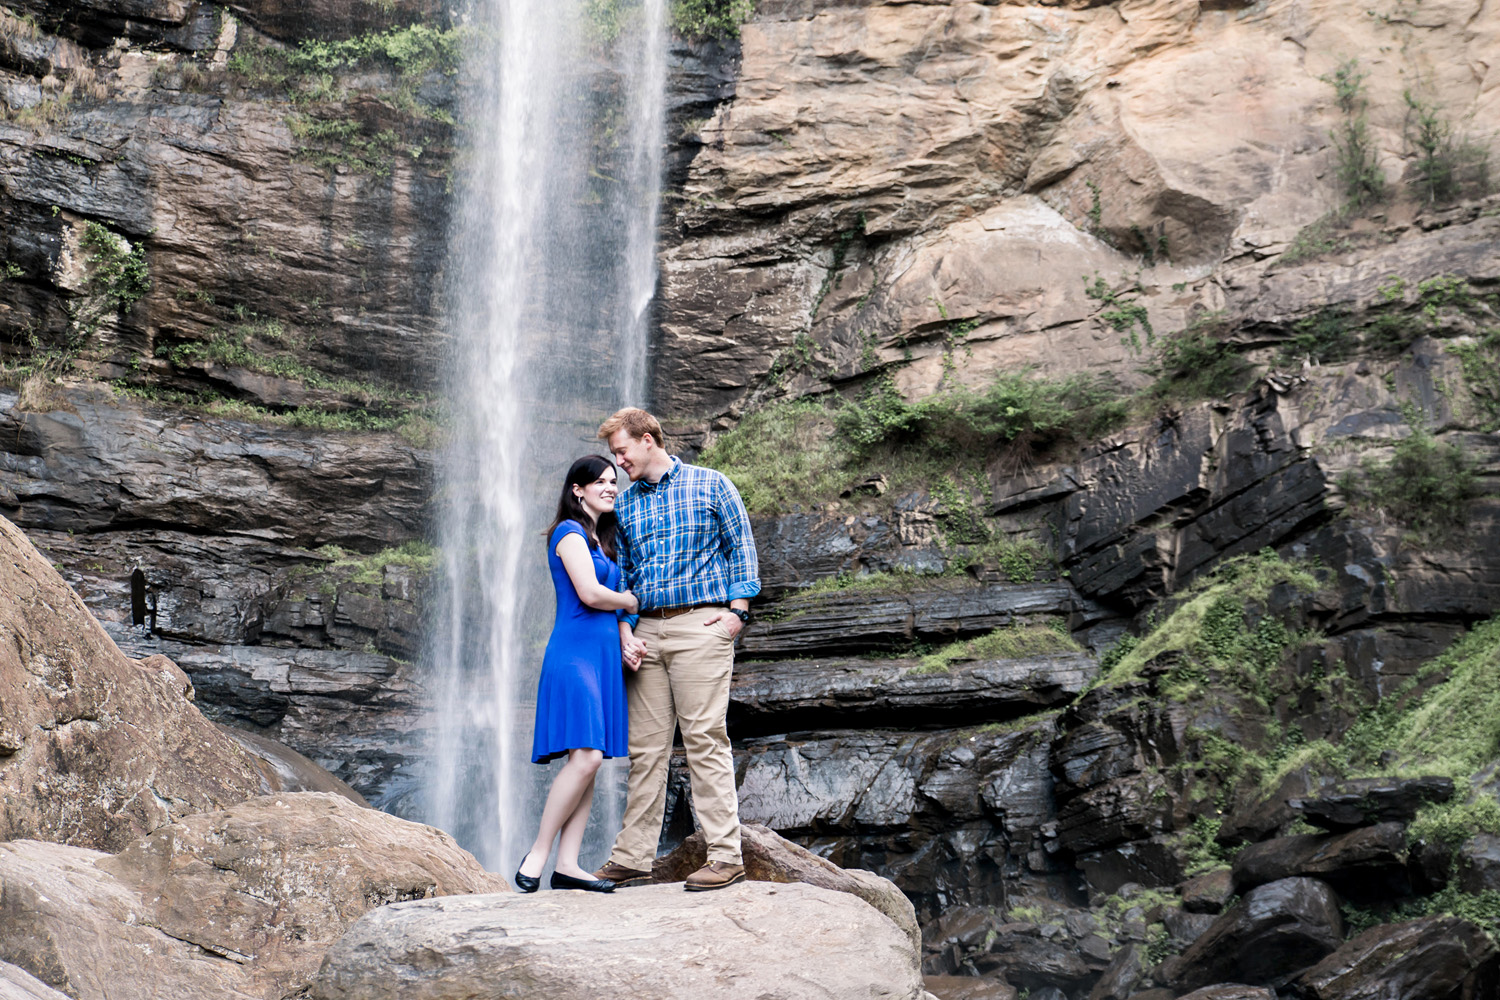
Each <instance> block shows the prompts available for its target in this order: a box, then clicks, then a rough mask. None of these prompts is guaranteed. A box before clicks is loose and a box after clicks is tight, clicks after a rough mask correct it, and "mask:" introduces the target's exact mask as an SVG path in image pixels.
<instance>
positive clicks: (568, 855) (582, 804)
mask: <svg viewBox="0 0 1500 1000" xmlns="http://www.w3.org/2000/svg"><path fill="white" fill-rule="evenodd" d="M573 752H574V753H579V754H585V753H586V754H592V755H593V763H594V771H595V774H597V773H598V770H599V765H600V764H601V763H603V761H604V755H603V754H601V753H600V752H599V751H598V750H575V751H573ZM593 805H594V775H593V774H591V775H589V783H588V787H587V788H585V789H584V790H583V793H582V794H581V795H580V796H579V797H578V805H577V806H575V807H574V809H573V815H571V816H569V817H568V818H567V820H566V821H565V822H564V823H563V826H562V834H561V835H560V836H559V837H558V838H557V870H558V871H560V872H562V873H563V874H564V875H571V876H573V877H574V878H585V879H591V878H593V877H594V874H593V872H589V871H585V870H584V869H583V868H581V867H579V864H578V851H579V850H580V849H581V848H582V847H583V833H584V831H585V830H587V829H588V826H589V810H590V809H592V808H593Z"/></svg>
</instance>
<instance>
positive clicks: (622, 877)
mask: <svg viewBox="0 0 1500 1000" xmlns="http://www.w3.org/2000/svg"><path fill="white" fill-rule="evenodd" d="M594 878H597V879H603V880H605V881H607V882H613V883H614V884H615V888H616V889H624V888H626V887H627V886H632V885H645V884H646V883H648V882H650V881H651V873H650V872H643V871H641V870H640V869H639V868H626V867H625V866H624V865H617V864H615V863H614V862H613V861H611V862H609V863H607V864H606V865H605V866H604V867H603V868H600V869H599V870H598V871H596V872H594Z"/></svg>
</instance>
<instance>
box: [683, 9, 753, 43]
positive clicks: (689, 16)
mask: <svg viewBox="0 0 1500 1000" xmlns="http://www.w3.org/2000/svg"><path fill="white" fill-rule="evenodd" d="M754 13H755V2H754V0H673V2H672V10H671V15H670V16H671V21H672V28H673V30H675V31H676V32H677V33H678V34H679V35H682V36H683V37H684V38H699V39H727V38H738V37H739V36H740V25H742V24H744V23H745V22H746V21H748V20H750V16H751V15H752V14H754Z"/></svg>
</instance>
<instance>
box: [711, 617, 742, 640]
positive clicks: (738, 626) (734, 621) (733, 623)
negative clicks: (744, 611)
mask: <svg viewBox="0 0 1500 1000" xmlns="http://www.w3.org/2000/svg"><path fill="white" fill-rule="evenodd" d="M718 621H722V622H723V623H724V627H725V628H726V629H728V630H729V638H731V639H738V638H739V635H740V631H741V630H742V629H743V628H744V627H745V623H744V622H742V621H740V616H739V615H737V614H735V613H734V612H732V611H720V612H719V613H718V614H716V615H714V616H713V617H712V618H710V619H709V620H708V621H706V622H704V623H703V624H704V627H707V626H709V625H712V624H713V623H714V622H718Z"/></svg>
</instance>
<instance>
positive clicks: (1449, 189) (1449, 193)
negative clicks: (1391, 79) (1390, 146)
mask: <svg viewBox="0 0 1500 1000" xmlns="http://www.w3.org/2000/svg"><path fill="white" fill-rule="evenodd" d="M1401 96H1402V98H1403V99H1404V100H1405V102H1406V110H1407V115H1406V141H1407V144H1408V145H1409V146H1411V148H1412V150H1413V151H1414V152H1415V153H1416V155H1417V162H1416V164H1415V166H1414V174H1415V182H1416V189H1417V193H1418V194H1419V195H1420V196H1421V198H1422V200H1423V201H1425V202H1427V203H1429V204H1431V203H1435V202H1448V201H1453V200H1455V199H1457V198H1460V197H1463V196H1466V195H1482V194H1484V193H1485V192H1486V190H1487V189H1488V187H1489V154H1488V152H1487V151H1486V150H1485V148H1484V147H1483V146H1481V145H1480V144H1479V143H1476V142H1473V141H1470V140H1468V139H1466V138H1463V137H1460V136H1458V135H1456V134H1455V129H1454V127H1453V123H1452V122H1451V121H1449V120H1448V119H1447V118H1446V117H1445V116H1444V115H1443V113H1442V111H1441V109H1440V108H1438V106H1437V104H1436V103H1434V102H1432V101H1429V100H1426V99H1424V98H1422V97H1421V96H1419V95H1417V94H1415V93H1413V92H1412V91H1411V90H1410V89H1408V90H1406V91H1404V92H1403V93H1402V95H1401Z"/></svg>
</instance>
